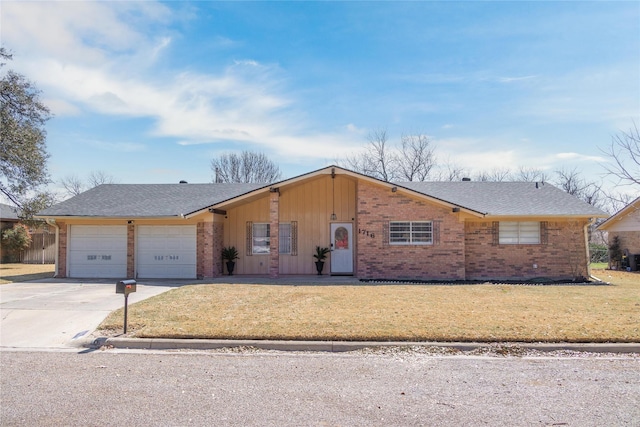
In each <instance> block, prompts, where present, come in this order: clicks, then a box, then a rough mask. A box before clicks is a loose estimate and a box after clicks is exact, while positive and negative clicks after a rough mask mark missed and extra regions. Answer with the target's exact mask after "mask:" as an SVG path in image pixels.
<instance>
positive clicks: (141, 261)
mask: <svg viewBox="0 0 640 427" xmlns="http://www.w3.org/2000/svg"><path fill="white" fill-rule="evenodd" d="M196 244H197V243H196V227H195V226H193V225H184V226H182V225H181V226H140V227H139V228H138V238H137V244H136V247H137V257H136V259H137V273H138V277H140V278H195V277H196V260H197V255H196Z"/></svg>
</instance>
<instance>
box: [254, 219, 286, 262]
mask: <svg viewBox="0 0 640 427" xmlns="http://www.w3.org/2000/svg"><path fill="white" fill-rule="evenodd" d="M278 237H279V238H278V245H279V248H278V251H279V253H281V254H291V253H292V248H293V247H294V246H295V242H294V235H293V232H292V226H291V224H290V223H281V224H280V225H279V226H278ZM270 246H271V224H269V223H254V224H252V227H251V253H252V255H263V254H268V253H269V252H270Z"/></svg>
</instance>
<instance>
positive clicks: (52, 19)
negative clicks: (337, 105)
mask: <svg viewBox="0 0 640 427" xmlns="http://www.w3.org/2000/svg"><path fill="white" fill-rule="evenodd" d="M9 5H10V6H9V7H6V8H5V9H4V10H3V13H4V16H3V18H2V19H3V25H5V23H6V22H10V23H11V25H10V26H9V28H8V29H7V30H6V32H5V29H4V28H3V32H5V33H6V37H5V39H6V41H7V43H11V44H12V45H13V46H15V49H19V50H23V49H28V50H29V51H30V52H33V54H32V55H30V56H28V57H24V58H21V60H20V66H21V68H22V70H21V71H22V72H23V73H25V74H26V75H27V76H29V78H30V79H33V80H35V81H37V82H38V85H39V86H42V87H43V88H46V89H47V93H48V94H53V95H54V98H53V99H51V104H52V105H55V106H56V113H57V114H59V115H65V114H77V113H78V110H79V109H80V108H82V107H84V109H87V110H93V111H95V112H98V113H102V114H112V115H122V116H128V117H150V118H153V119H154V120H155V124H154V126H153V128H151V129H149V133H151V134H153V135H156V136H162V137H174V138H178V139H179V140H180V142H179V144H181V145H193V144H207V143H216V142H218V143H220V142H230V141H233V142H239V143H251V144H254V145H257V146H263V147H266V148H269V149H271V150H273V151H275V152H277V153H278V154H282V155H286V156H300V157H316V158H326V156H327V152H331V153H333V155H339V153H342V152H344V150H345V149H346V148H349V147H354V146H356V145H359V144H360V143H361V140H360V138H359V137H358V138H356V139H355V140H354V138H353V136H349V135H352V134H353V133H356V134H357V133H359V131H358V130H357V128H356V127H355V126H353V127H348V128H347V131H346V132H345V133H344V134H342V133H336V134H328V135H323V134H315V135H314V134H309V132H308V131H306V130H305V129H304V123H303V122H302V121H301V120H300V119H299V114H298V113H297V112H296V111H295V110H293V109H292V108H293V106H294V101H293V100H292V99H289V97H288V96H287V95H286V94H284V92H283V90H282V88H281V80H282V78H283V76H282V71H281V70H279V69H278V67H277V66H270V65H264V64H261V63H259V62H258V61H255V60H252V59H245V60H236V61H233V62H231V63H229V64H228V65H227V66H226V67H222V68H220V69H219V70H218V71H217V72H214V73H209V74H201V73H196V72H193V71H191V72H186V71H184V70H180V69H177V70H174V71H173V74H167V72H164V73H163V74H162V77H159V76H156V73H155V72H154V71H155V70H154V69H153V67H151V65H152V64H153V63H154V61H155V60H156V58H157V57H158V56H159V55H162V52H163V51H164V50H165V49H166V48H167V47H168V46H169V45H170V43H171V40H172V39H171V37H169V36H164V35H162V34H160V35H158V33H157V32H156V33H152V34H151V35H146V34H144V32H143V31H142V30H143V29H144V28H148V27H151V26H153V25H154V24H158V23H160V24H161V23H162V22H164V21H165V20H166V19H168V16H167V9H166V8H165V7H164V6H162V5H158V4H156V3H143V2H134V3H126V4H123V3H118V2H111V3H97V2H90V3H75V2H64V3H55V4H54V3H53V2H52V3H26V4H24V3H21V4H14V3H9ZM45 17H46V19H45ZM38 21H42V22H45V24H43V26H42V27H38V26H36V25H35V24H34V22H38ZM133 21H135V23H136V25H132V24H131V23H132V22H133ZM139 28H140V31H139V30H138V29H139Z"/></svg>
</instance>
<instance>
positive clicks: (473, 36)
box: [0, 0, 640, 183]
mask: <svg viewBox="0 0 640 427" xmlns="http://www.w3.org/2000/svg"><path fill="white" fill-rule="evenodd" d="M0 14H1V15H0V16H1V18H0V19H1V22H0V24H1V27H0V28H1V30H0V36H1V42H2V45H3V46H4V47H6V48H8V49H10V50H12V51H13V52H14V60H13V61H12V62H11V63H10V64H9V66H10V67H11V68H13V69H15V70H16V71H18V72H21V73H22V74H25V75H26V76H27V77H28V78H29V79H31V80H33V81H34V82H36V84H37V85H38V87H39V88H40V89H41V90H42V98H43V100H44V101H45V102H46V103H47V104H48V105H49V106H50V108H51V110H52V112H53V113H54V114H55V117H54V118H53V119H52V120H51V121H50V122H49V123H48V125H47V131H48V139H47V141H48V142H47V145H48V149H49V152H50V154H51V158H50V162H49V169H50V172H51V175H52V178H53V179H54V180H59V179H60V178H63V177H66V176H69V175H71V174H76V175H77V176H79V177H80V178H85V177H86V176H87V175H88V174H89V173H90V172H92V171H104V172H106V173H108V174H111V175H113V176H114V177H115V179H116V181H117V182H120V183H174V182H178V181H179V180H181V179H185V180H187V181H189V182H210V181H211V179H212V173H211V169H210V161H211V159H212V158H213V157H215V156H217V155H220V154H221V153H229V152H235V151H241V150H252V151H260V152H264V153H265V154H267V155H268V156H269V157H270V158H271V159H272V160H274V161H275V162H276V163H278V165H279V166H280V168H281V170H282V171H283V174H284V176H285V177H292V176H296V175H298V174H301V173H305V172H308V171H311V170H315V169H317V168H321V167H323V166H325V165H328V164H332V163H335V159H336V158H340V157H343V156H345V155H347V154H352V153H354V152H357V150H359V149H361V148H362V147H363V146H364V144H365V143H366V140H367V135H368V134H369V132H371V131H372V130H374V129H382V128H384V129H386V130H387V133H388V135H389V140H390V142H391V143H395V142H397V141H399V139H400V136H401V135H402V134H414V133H420V134H424V135H428V136H429V137H430V138H431V140H432V141H433V144H434V145H435V147H436V155H437V156H438V159H439V160H440V161H441V162H445V161H447V162H450V163H454V164H456V165H457V166H460V167H465V168H467V169H469V170H471V171H479V170H490V169H492V168H504V167H511V168H513V169H516V168H518V167H520V166H526V167H534V168H540V169H543V170H545V171H548V172H549V173H551V172H552V171H554V170H556V169H559V168H577V169H578V170H580V171H582V172H583V173H584V174H585V175H588V176H592V177H594V179H600V177H601V174H602V172H603V168H602V164H603V163H605V162H606V161H607V158H606V157H605V156H603V153H602V152H601V149H603V148H606V147H607V146H608V145H609V143H610V141H611V137H612V135H614V134H616V133H617V132H619V131H620V130H621V129H622V130H628V129H629V128H630V127H631V126H632V125H633V121H634V120H635V121H636V122H637V123H640V3H638V2H573V1H571V2H569V1H567V2H552V1H549V2H516V1H512V2H492V1H486V2H207V1H196V2H168V3H163V2H153V1H140V2H126V1H121V2H120V1H119V2H115V1H114V2H71V1H69V2H46V1H45V2H13V1H6V0H4V1H2V3H0Z"/></svg>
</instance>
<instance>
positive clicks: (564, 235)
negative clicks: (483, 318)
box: [465, 221, 588, 280]
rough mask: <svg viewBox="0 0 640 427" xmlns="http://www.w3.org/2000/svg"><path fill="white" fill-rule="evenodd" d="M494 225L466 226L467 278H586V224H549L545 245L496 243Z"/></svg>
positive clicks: (544, 234)
mask: <svg viewBox="0 0 640 427" xmlns="http://www.w3.org/2000/svg"><path fill="white" fill-rule="evenodd" d="M492 224H493V223H492V222H491V221H478V222H472V221H470V222H467V223H466V225H465V235H466V237H465V243H466V257H467V258H466V263H465V267H466V272H467V279H470V280H478V279H480V280H482V279H531V278H535V277H547V278H551V279H573V278H574V277H576V276H583V277H587V275H588V273H587V266H588V258H587V255H586V248H585V237H584V225H585V224H586V221H550V222H546V227H545V226H543V227H542V232H541V234H543V236H542V239H541V241H542V243H541V244H537V245H500V244H494V231H493V225H492ZM545 230H546V231H545ZM496 231H497V230H496ZM534 264H535V266H536V267H537V268H536V267H534Z"/></svg>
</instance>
